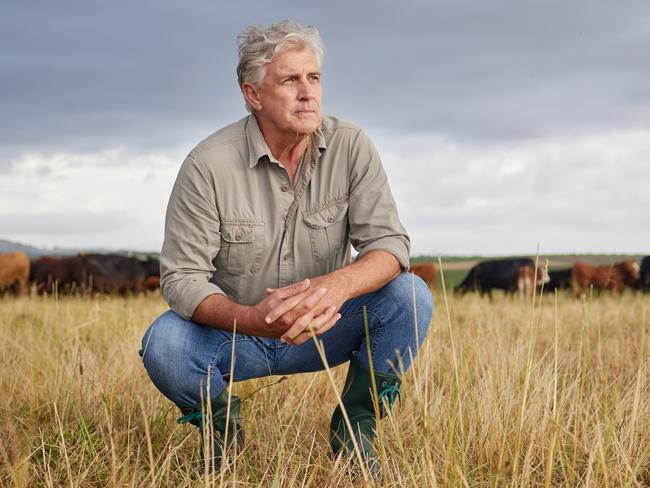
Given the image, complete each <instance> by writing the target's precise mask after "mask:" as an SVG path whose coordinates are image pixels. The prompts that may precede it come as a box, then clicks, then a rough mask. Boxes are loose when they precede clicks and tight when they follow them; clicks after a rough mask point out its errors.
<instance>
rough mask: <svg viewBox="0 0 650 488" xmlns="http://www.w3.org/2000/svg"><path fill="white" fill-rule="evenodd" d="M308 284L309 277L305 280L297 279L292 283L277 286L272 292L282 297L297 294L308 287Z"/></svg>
mask: <svg viewBox="0 0 650 488" xmlns="http://www.w3.org/2000/svg"><path fill="white" fill-rule="evenodd" d="M309 286H310V283H309V278H307V279H306V280H302V281H299V282H298V283H294V284H293V285H288V286H284V287H282V288H278V289H277V290H275V291H274V292H273V293H275V294H276V295H277V296H278V298H282V299H284V298H288V297H291V296H294V295H297V294H298V293H302V292H303V291H305V290H306V289H308V288H309Z"/></svg>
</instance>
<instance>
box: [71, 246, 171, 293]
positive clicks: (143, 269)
mask: <svg viewBox="0 0 650 488" xmlns="http://www.w3.org/2000/svg"><path fill="white" fill-rule="evenodd" d="M84 258H85V266H86V268H87V270H88V275H89V277H88V280H89V283H90V286H89V287H90V288H91V289H92V290H93V291H96V292H99V293H120V294H122V295H124V294H126V293H129V292H130V293H140V292H142V291H144V290H145V289H146V288H147V279H148V278H149V277H151V276H158V279H159V277H160V264H159V262H158V260H157V259H155V258H148V259H147V260H142V259H138V258H135V257H129V256H120V255H115V254H86V255H84Z"/></svg>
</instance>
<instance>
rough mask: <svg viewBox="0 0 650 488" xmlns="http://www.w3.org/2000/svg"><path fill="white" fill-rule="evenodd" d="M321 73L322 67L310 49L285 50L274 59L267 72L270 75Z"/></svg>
mask: <svg viewBox="0 0 650 488" xmlns="http://www.w3.org/2000/svg"><path fill="white" fill-rule="evenodd" d="M319 71H320V67H319V66H318V62H317V61H316V55H315V54H314V52H313V51H312V50H311V49H308V48H303V49H295V48H288V49H284V50H282V51H280V53H279V54H278V55H277V56H276V57H275V58H273V61H271V62H270V63H268V64H267V65H266V72H267V73H268V74H270V75H279V74H293V73H303V72H308V73H314V72H319Z"/></svg>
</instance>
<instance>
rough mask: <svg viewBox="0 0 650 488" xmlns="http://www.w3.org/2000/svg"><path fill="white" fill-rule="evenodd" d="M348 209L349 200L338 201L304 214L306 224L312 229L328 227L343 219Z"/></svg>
mask: <svg viewBox="0 0 650 488" xmlns="http://www.w3.org/2000/svg"><path fill="white" fill-rule="evenodd" d="M347 211H348V202H347V201H343V202H338V203H336V204H334V205H330V206H328V207H325V208H322V209H320V210H318V211H316V212H313V213H305V214H303V219H304V220H305V224H307V226H308V227H311V228H312V229H320V228H322V227H327V226H328V225H332V224H334V223H336V222H340V221H341V220H343V219H344V218H345V216H346V214H347Z"/></svg>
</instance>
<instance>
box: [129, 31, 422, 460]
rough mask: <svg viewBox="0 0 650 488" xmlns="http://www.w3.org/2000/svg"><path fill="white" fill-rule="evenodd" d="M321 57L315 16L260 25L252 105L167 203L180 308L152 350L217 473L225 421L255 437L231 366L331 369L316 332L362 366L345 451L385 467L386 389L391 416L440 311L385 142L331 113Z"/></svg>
mask: <svg viewBox="0 0 650 488" xmlns="http://www.w3.org/2000/svg"><path fill="white" fill-rule="evenodd" d="M322 57H323V48H322V44H321V39H320V36H319V34H318V31H317V30H316V29H315V28H313V27H302V26H300V25H297V24H295V23H293V22H289V21H285V22H281V23H279V24H274V25H272V26H271V27H268V28H265V27H262V26H253V27H249V28H248V29H246V30H245V31H244V32H243V33H242V34H241V35H240V36H239V65H238V66H237V75H238V81H239V85H240V87H241V91H242V93H243V96H244V100H245V103H246V107H247V109H248V111H249V112H250V114H249V115H248V116H247V117H244V118H243V119H241V120H239V121H238V122H235V123H234V124H232V125H229V126H227V127H225V128H223V129H221V130H219V131H217V132H215V133H214V134H212V135H211V136H209V137H208V138H207V139H205V140H203V141H202V142H200V143H199V144H198V145H197V146H196V147H195V148H194V149H193V150H192V151H191V152H190V153H189V155H188V156H187V158H186V159H185V161H184V162H183V164H182V166H181V169H180V172H179V174H178V177H177V179H176V182H175V185H174V188H173V190H172V194H171V197H170V201H169V205H168V207H167V215H166V221H165V240H164V243H163V248H162V251H161V259H160V264H161V289H162V294H163V296H164V298H165V299H166V300H167V302H168V303H169V306H170V308H171V310H169V311H167V312H165V313H164V314H163V315H161V316H160V317H158V318H157V319H156V320H155V321H154V323H153V324H151V326H150V327H149V329H148V330H147V332H146V333H145V335H144V337H143V339H142V349H141V351H140V355H141V356H142V359H143V362H144V366H145V368H146V370H147V373H148V374H149V376H150V378H151V380H152V382H153V383H154V385H155V386H156V387H157V388H158V389H159V390H160V391H161V392H162V393H163V395H165V396H166V397H167V398H169V399H170V400H171V401H173V402H174V403H175V404H176V405H177V406H178V407H179V408H180V410H181V412H182V417H181V419H180V421H181V422H189V423H192V424H194V425H196V426H197V427H199V430H200V432H201V434H202V435H203V436H205V439H206V440H208V442H206V443H204V445H207V446H208V447H209V448H210V449H209V452H207V453H205V455H206V456H207V457H206V460H205V462H206V464H209V465H211V468H212V469H215V468H216V469H218V468H219V465H220V463H221V457H222V453H223V450H224V448H225V447H226V446H224V442H223V439H224V437H225V436H226V432H227V433H228V434H227V438H228V439H229V441H228V444H229V445H232V446H233V447H235V448H241V444H242V442H243V426H242V425H241V422H240V415H239V408H240V403H239V399H238V398H237V397H236V396H230V398H229V395H228V392H227V389H226V387H227V385H228V380H229V379H230V378H229V375H230V374H231V371H232V374H233V378H232V380H233V381H243V380H247V379H250V378H258V377H262V376H268V375H287V374H292V373H304V372H310V371H319V370H322V369H324V364H323V361H322V359H321V356H320V353H319V350H318V348H317V346H316V343H315V341H314V340H313V337H314V336H316V337H317V338H318V340H319V341H320V342H322V345H323V348H324V354H325V356H326V358H327V362H328V364H329V365H330V366H335V365H338V364H342V363H345V362H349V363H350V365H349V370H348V375H347V378H346V381H345V386H344V388H343V393H342V403H343V406H344V407H345V411H346V412H347V416H348V418H349V421H350V424H351V426H352V432H350V431H349V428H348V425H347V423H346V422H345V421H344V416H343V415H342V411H341V408H340V406H337V407H336V408H335V409H334V412H333V415H332V419H331V423H330V435H329V437H330V440H331V447H332V449H333V451H334V453H335V454H338V453H340V452H342V453H344V454H346V455H349V454H350V453H352V451H353V444H354V442H353V438H354V440H355V441H356V444H357V445H358V446H359V448H360V450H361V453H362V455H363V457H364V458H365V460H366V462H368V463H370V464H371V465H372V464H376V454H375V450H374V448H373V438H374V434H375V429H376V421H377V419H376V413H375V412H376V409H375V401H378V405H379V413H380V416H383V415H384V414H385V413H386V411H387V409H389V408H390V407H391V405H392V403H393V401H394V399H395V398H396V395H397V393H399V386H400V374H402V373H403V372H404V371H406V370H407V369H408V368H409V366H410V363H411V361H412V359H413V358H414V357H415V356H416V354H417V351H418V349H419V347H420V346H421V344H422V341H423V339H424V337H425V335H426V333H427V330H428V326H429V322H430V320H431V314H432V309H433V302H432V298H431V294H430V292H429V289H428V288H427V286H426V285H425V284H424V283H423V282H422V281H421V280H420V279H419V278H418V277H416V276H414V275H412V274H410V273H407V272H406V270H407V269H408V262H409V260H408V259H409V248H410V243H409V237H408V235H407V233H406V230H405V229H404V227H403V226H402V224H401V222H400V220H399V217H398V215H397V210H396V206H395V202H394V200H393V197H392V195H391V192H390V189H389V186H388V182H387V178H386V174H385V172H384V170H383V168H382V164H381V161H380V158H379V155H378V154H377V151H376V149H375V148H374V146H373V144H372V143H371V142H370V140H369V138H368V136H367V135H366V134H365V132H364V131H363V130H362V129H360V128H359V127H357V126H355V125H353V124H350V123H348V122H344V121H343V120H340V119H337V118H334V117H328V116H323V115H322V113H321V71H320V68H321V61H322ZM351 246H353V247H354V248H355V249H356V251H358V256H357V258H356V259H355V260H354V262H352V260H351ZM364 308H365V310H366V315H367V328H368V333H367V334H366V331H365V326H364ZM235 324H236V331H235V333H234V334H233V328H234V326H235ZM233 341H234V342H235V343H234V345H233ZM233 346H234V347H233ZM233 350H234V360H235V362H234V365H232V364H231V357H232V353H233ZM368 351H369V353H368ZM371 362H372V371H373V373H374V379H373V378H372V377H371V373H370V371H371ZM373 380H374V381H373ZM373 383H374V384H375V385H376V386H375V388H376V390H373V388H371V386H372V385H373ZM373 391H376V392H377V396H376V397H375V398H374V399H373ZM206 405H209V406H210V408H209V410H206ZM208 433H209V437H208Z"/></svg>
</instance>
